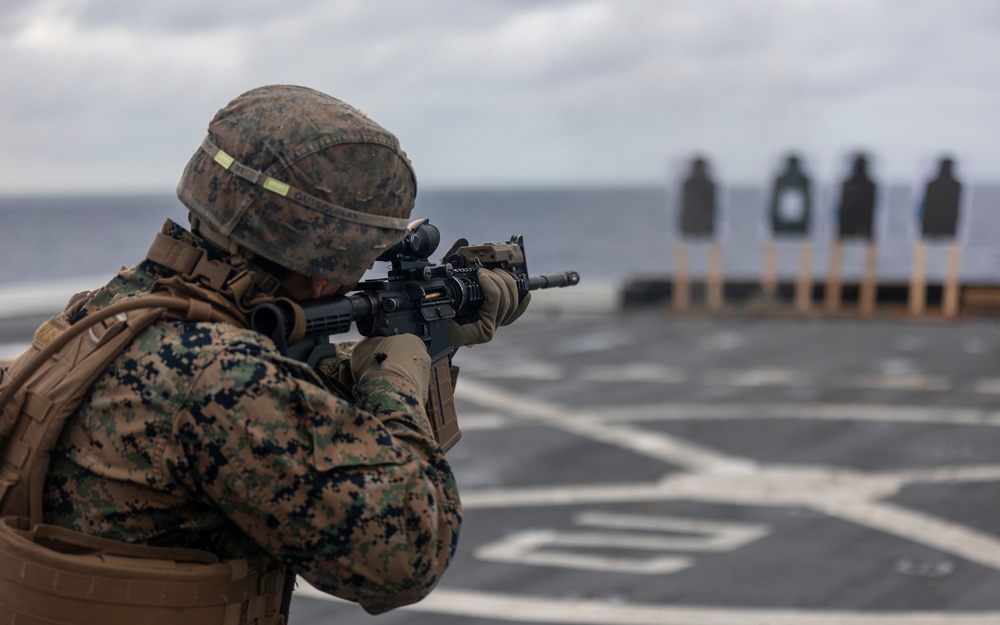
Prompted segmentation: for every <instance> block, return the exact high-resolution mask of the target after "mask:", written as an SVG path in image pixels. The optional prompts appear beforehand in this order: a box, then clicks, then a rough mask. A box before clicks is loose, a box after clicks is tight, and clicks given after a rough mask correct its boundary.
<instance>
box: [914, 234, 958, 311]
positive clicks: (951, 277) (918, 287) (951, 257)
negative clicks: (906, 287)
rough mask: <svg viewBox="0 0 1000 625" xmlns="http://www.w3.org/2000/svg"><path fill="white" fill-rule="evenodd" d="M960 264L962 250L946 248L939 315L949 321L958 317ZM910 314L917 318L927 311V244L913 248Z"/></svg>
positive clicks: (956, 246) (956, 247)
mask: <svg viewBox="0 0 1000 625" xmlns="http://www.w3.org/2000/svg"><path fill="white" fill-rule="evenodd" d="M961 264H962V248H961V247H960V246H959V245H958V244H954V243H953V244H952V245H951V246H950V247H949V248H948V268H947V269H946V271H945V276H944V285H943V289H942V293H941V313H942V314H943V315H944V316H945V317H948V318H949V319H952V318H955V317H957V316H958V309H959V301H958V300H959V292H960V285H959V268H960V266H961ZM909 308H910V314H911V315H913V316H915V317H919V316H921V315H923V314H925V313H926V311H927V243H925V242H924V241H919V242H917V244H916V245H914V247H913V271H912V274H911V275H910V297H909Z"/></svg>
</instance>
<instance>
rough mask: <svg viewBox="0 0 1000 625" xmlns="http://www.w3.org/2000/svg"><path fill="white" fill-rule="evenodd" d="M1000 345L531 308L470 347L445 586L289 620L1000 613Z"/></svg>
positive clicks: (922, 325)
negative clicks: (402, 600) (402, 603)
mask: <svg viewBox="0 0 1000 625" xmlns="http://www.w3.org/2000/svg"><path fill="white" fill-rule="evenodd" d="M21 325H24V324H21ZM21 332H23V329H22V328H21V327H20V326H19V325H17V324H15V323H14V321H6V322H0V343H8V344H10V343H17V342H18V341H19V340H21V339H19V338H18V336H17V335H18V334H19V333H21ZM998 348H1000V333H998V332H997V325H996V323H995V322H993V321H991V320H984V319H979V320H967V321H962V322H956V323H941V322H933V323H931V322H912V321H910V322H907V321H900V320H884V319H881V320H871V321H859V320H851V319H836V320H796V319H788V318H785V319H773V318H756V319H754V318H734V317H728V318H713V317H683V318H676V317H671V316H669V315H667V314H664V313H663V312H662V311H659V310H655V311H654V310H643V311H637V312H624V313H615V314H585V315H568V314H561V315H543V314H534V315H531V314H529V315H526V316H525V317H524V318H523V319H522V320H521V321H519V322H518V323H516V324H514V325H512V326H510V327H506V328H503V329H502V331H501V333H500V334H499V335H498V338H497V340H496V341H495V342H494V343H493V344H490V345H484V346H480V347H477V348H474V349H466V350H462V351H461V352H460V353H459V355H458V356H457V358H456V361H457V364H459V365H460V366H461V368H462V373H461V377H460V379H459V383H458V386H457V402H458V408H459V417H460V423H461V425H462V427H463V431H464V436H463V439H462V440H461V441H460V442H459V444H458V445H457V446H456V447H455V448H454V449H453V450H452V451H451V452H450V453H449V459H450V461H451V462H452V464H453V466H454V469H455V473H456V475H457V478H458V480H459V485H460V487H461V493H462V499H463V503H464V507H465V524H464V526H463V532H462V536H461V541H460V546H459V552H458V555H457V556H456V559H455V562H454V564H453V565H452V567H451V568H450V569H449V570H448V572H447V573H446V574H445V577H444V579H443V580H442V581H441V583H440V585H439V587H438V589H437V590H435V591H434V593H432V595H431V596H430V597H429V598H428V599H426V600H425V601H423V602H421V603H420V604H418V605H416V606H413V607H410V608H405V609H402V610H398V611H396V612H393V613H390V614H388V615H383V616H380V617H370V616H368V615H366V614H365V613H364V612H363V611H362V610H361V609H360V608H358V607H357V606H355V605H352V604H347V603H344V602H340V601H337V600H327V599H324V598H322V597H323V596H321V595H319V594H318V593H316V592H315V591H313V590H312V589H310V588H309V587H308V586H307V585H305V584H300V588H299V591H298V593H297V595H296V598H295V599H294V602H293V607H292V620H291V622H292V623H298V624H303V625H309V624H312V623H317V624H318V623H326V622H337V623H341V624H345V623H346V624H362V623H381V624H385V625H395V624H397V623H398V624H403V623H407V624H411V623H433V624H440V625H459V624H462V625H499V624H501V623H563V624H574V625H575V624H580V625H584V624H598V623H600V624H605V623H609V624H610V623H614V624H635V625H647V624H648V625H673V624H677V625H681V624H683V625H702V624H705V625H707V624H711V625H730V624H732V625H748V624H749V625H758V624H759V625H765V624H769V625H786V624H787V625H793V624H794V625H834V624H837V625H923V624H927V625H930V624H931V623H942V622H947V623H949V625H973V624H975V625H980V624H982V625H985V624H987V623H997V622H1000V594H998V593H997V592H996V589H997V588H998V587H1000V409H998V408H997V406H998V403H1000V366H998V365H1000V359H998V357H997V355H996V354H997V353H998Z"/></svg>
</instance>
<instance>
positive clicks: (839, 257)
mask: <svg viewBox="0 0 1000 625" xmlns="http://www.w3.org/2000/svg"><path fill="white" fill-rule="evenodd" d="M843 259H844V244H843V243H841V242H840V241H834V242H833V244H832V245H831V246H830V270H829V272H828V273H827V276H826V293H825V302H824V305H825V307H826V312H827V313H829V314H831V315H835V314H837V313H838V312H840V305H841V303H842V301H843V296H844V293H843V285H842V284H841V274H840V271H841V265H842V264H843Z"/></svg>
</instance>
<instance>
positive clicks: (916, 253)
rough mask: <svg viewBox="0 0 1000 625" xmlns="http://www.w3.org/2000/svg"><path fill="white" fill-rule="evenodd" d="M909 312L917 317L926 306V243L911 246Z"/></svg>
mask: <svg viewBox="0 0 1000 625" xmlns="http://www.w3.org/2000/svg"><path fill="white" fill-rule="evenodd" d="M909 304H910V314H911V315H913V316H914V317H919V316H920V315H922V314H924V311H925V310H926V308H927V244H926V243H924V242H923V241H918V242H917V244H916V245H914V246H913V271H912V272H911V273H910V302H909Z"/></svg>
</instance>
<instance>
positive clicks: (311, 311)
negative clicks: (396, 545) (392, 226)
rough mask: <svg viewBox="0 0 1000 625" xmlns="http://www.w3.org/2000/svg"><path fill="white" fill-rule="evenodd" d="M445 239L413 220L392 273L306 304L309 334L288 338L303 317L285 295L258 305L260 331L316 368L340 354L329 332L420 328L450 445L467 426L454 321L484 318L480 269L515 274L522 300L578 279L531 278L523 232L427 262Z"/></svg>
mask: <svg viewBox="0 0 1000 625" xmlns="http://www.w3.org/2000/svg"><path fill="white" fill-rule="evenodd" d="M440 242H441V233H440V231H439V230H438V229H437V227H436V226H433V225H431V223H430V220H428V219H422V220H419V221H417V222H414V223H413V224H410V227H409V229H408V230H407V233H406V235H405V236H404V237H403V239H402V240H401V241H400V242H399V243H397V244H396V245H394V246H392V247H390V248H389V249H387V250H386V251H385V252H383V253H382V254H381V255H380V256H379V257H378V259H377V260H379V261H385V262H388V263H390V269H389V272H388V275H387V276H386V277H385V278H376V279H371V280H365V281H362V282H361V283H359V284H358V286H357V290H356V292H354V293H351V294H348V295H337V296H333V297H327V298H322V299H317V300H312V301H307V302H301V303H300V304H299V306H300V307H301V309H302V312H304V313H305V334H304V336H303V338H302V339H301V340H299V341H298V342H295V343H293V344H291V345H289V344H288V340H289V337H291V335H292V331H293V328H294V326H295V323H296V311H295V310H294V309H293V307H292V306H291V305H290V304H289V303H287V302H283V301H280V300H279V301H275V302H269V303H266V304H261V305H259V306H257V307H255V308H254V309H253V311H252V312H251V315H250V324H251V326H252V327H253V329H255V330H257V331H258V332H261V333H262V334H265V335H267V336H269V337H271V339H272V340H274V342H275V344H276V345H277V346H278V350H279V351H280V352H281V353H282V354H284V355H286V356H289V357H291V358H294V359H296V360H299V361H302V362H305V363H307V364H308V365H309V366H311V367H313V368H315V367H316V365H317V364H318V363H319V361H320V360H322V359H324V358H328V357H330V356H333V355H334V354H335V353H336V349H335V346H334V345H333V344H332V343H331V341H330V336H331V335H335V334H342V333H344V332H347V331H348V330H350V328H351V324H352V323H356V324H357V328H358V332H360V333H361V334H362V335H363V336H394V335H397V334H404V333H405V334H415V335H417V336H419V337H420V338H421V339H423V341H424V343H425V344H426V345H427V352H428V354H429V355H430V357H431V381H430V397H429V400H428V402H427V406H426V408H427V416H428V418H429V419H430V422H431V427H432V428H433V430H434V436H435V438H436V439H437V440H438V442H439V443H441V445H442V447H443V448H444V449H445V451H447V450H448V449H451V448H452V447H453V446H454V445H455V443H457V442H458V439H459V438H460V437H461V436H462V432H461V430H460V429H459V427H458V415H457V414H456V413H455V403H454V397H453V391H454V389H453V388H452V380H451V354H452V347H451V337H450V334H451V331H450V328H451V322H452V320H454V321H457V322H458V323H469V322H472V321H475V320H476V319H478V312H479V308H480V307H481V306H482V303H483V300H484V297H483V291H482V288H481V287H480V286H479V280H478V278H477V277H476V272H477V271H478V270H479V268H480V267H484V268H487V269H501V270H503V271H506V272H507V273H508V274H509V275H510V276H511V277H513V278H514V281H515V283H516V284H517V291H518V297H519V299H523V298H524V296H525V295H526V294H527V293H528V292H529V291H534V290H537V289H548V288H554V287H566V286H574V285H576V284H579V282H580V276H579V274H578V273H576V272H575V271H566V272H563V273H557V274H551V275H543V276H529V275H528V266H527V262H526V260H525V255H524V237H522V236H520V235H515V236H512V237H511V238H510V240H508V241H507V242H506V243H484V244H483V245H469V242H468V241H467V240H466V239H458V240H457V241H455V243H454V244H453V245H452V246H451V248H450V249H449V250H448V252H447V253H445V255H444V256H443V257H442V259H441V262H440V263H439V264H434V263H433V262H432V261H430V260H428V259H429V258H430V255H431V254H433V253H434V251H435V250H436V249H437V247H438V244H439V243H440Z"/></svg>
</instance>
